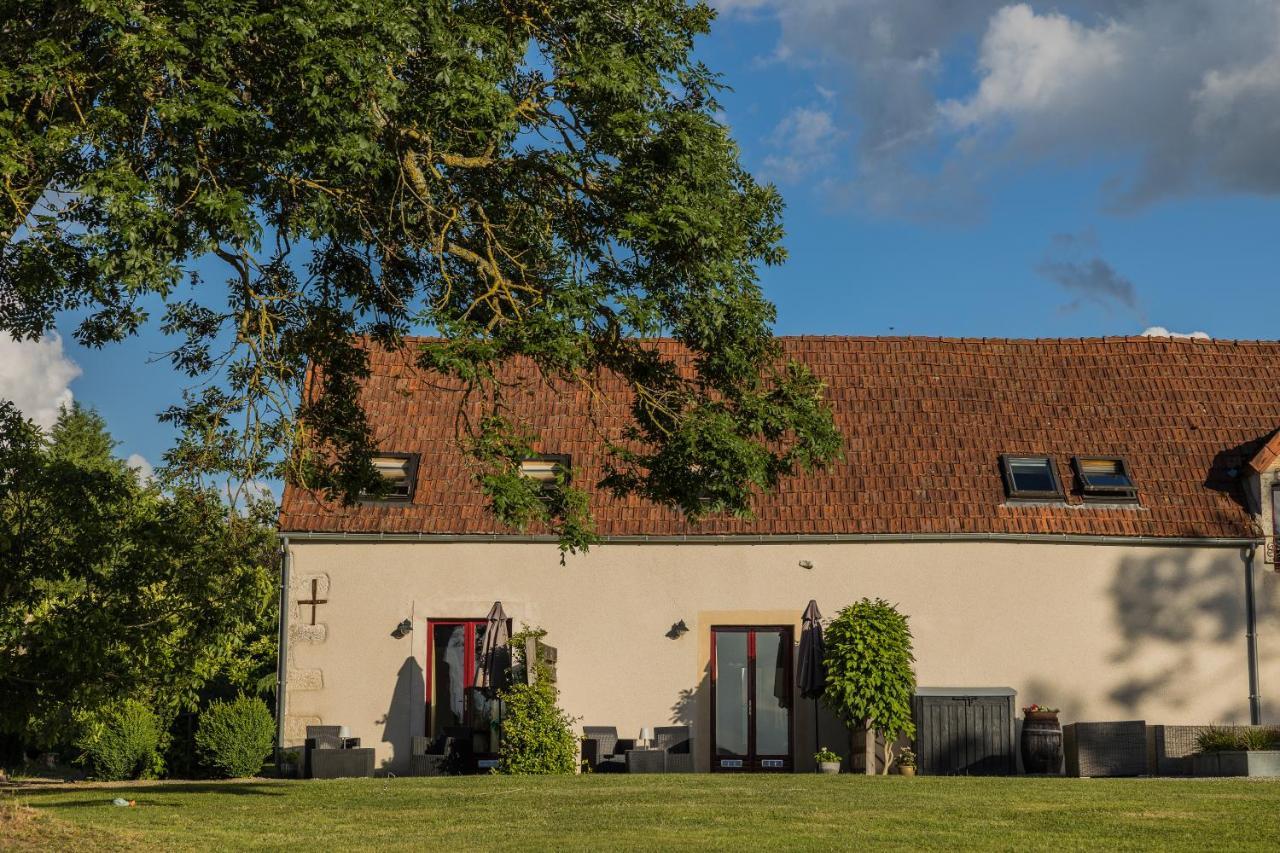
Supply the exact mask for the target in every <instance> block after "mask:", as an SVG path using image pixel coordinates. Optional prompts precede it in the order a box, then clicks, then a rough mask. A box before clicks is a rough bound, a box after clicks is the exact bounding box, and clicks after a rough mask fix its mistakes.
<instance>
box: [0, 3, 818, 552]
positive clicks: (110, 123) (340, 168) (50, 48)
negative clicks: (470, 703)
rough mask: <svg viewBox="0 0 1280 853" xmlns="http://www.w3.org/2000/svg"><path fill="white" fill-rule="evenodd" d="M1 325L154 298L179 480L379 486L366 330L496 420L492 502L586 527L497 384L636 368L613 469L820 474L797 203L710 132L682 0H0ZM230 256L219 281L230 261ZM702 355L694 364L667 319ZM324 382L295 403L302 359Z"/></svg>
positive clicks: (697, 487)
mask: <svg viewBox="0 0 1280 853" xmlns="http://www.w3.org/2000/svg"><path fill="white" fill-rule="evenodd" d="M0 10H3V11H2V12H0V179H2V184H3V186H0V237H3V238H4V240H3V241H0V242H3V243H4V246H3V257H2V258H0V311H3V318H2V321H0V326H3V328H4V329H6V330H8V331H9V332H10V333H12V334H14V335H17V336H27V337H34V336H39V335H43V334H46V333H48V332H49V331H50V329H52V328H53V324H54V321H55V318H56V317H57V316H58V313H59V312H60V311H63V310H66V309H77V310H79V311H80V312H82V314H83V320H82V322H80V324H79V326H78V327H77V328H76V329H75V335H76V336H77V337H78V338H79V339H80V340H81V341H83V342H84V343H87V344H95V345H97V344H103V343H105V342H108V341H111V340H116V339H119V338H121V337H124V336H127V335H130V334H133V333H135V332H136V331H137V329H138V328H139V326H140V325H141V324H142V323H144V322H145V321H146V320H147V319H148V316H147V315H148V309H149V306H153V305H155V304H158V303H159V302H161V301H162V302H163V304H164V308H163V313H164V316H163V320H162V325H163V327H164V329H165V330H166V331H167V332H169V333H171V334H172V335H174V336H175V342H174V348H173V353H172V357H173V362H174V364H175V365H177V366H178V367H179V368H181V369H182V370H185V371H188V372H189V373H190V374H191V376H192V377H193V378H194V379H196V380H199V381H198V382H196V383H194V385H195V386H196V390H194V391H193V392H192V393H190V394H188V395H187V396H186V398H185V400H184V401H183V402H182V404H181V405H176V406H175V407H174V408H173V409H171V410H170V411H169V412H168V413H167V417H169V418H170V419H171V420H173V421H174V422H175V423H177V424H178V425H180V426H181V427H182V428H183V429H184V431H185V438H184V440H183V441H182V442H181V444H180V445H179V447H178V448H177V449H176V450H175V451H174V453H173V454H172V455H171V457H170V459H169V461H170V463H172V464H173V465H174V466H175V467H176V468H177V469H183V470H190V471H202V470H203V471H207V470H210V469H218V468H231V469H233V473H235V474H236V475H238V476H240V477H244V478H250V477H254V476H262V475H264V474H265V475H273V474H275V475H283V476H286V477H288V478H290V479H292V480H294V481H295V482H301V483H304V484H305V485H308V486H310V487H314V488H319V489H322V490H324V491H325V492H326V493H327V494H329V495H330V496H332V497H336V498H341V499H345V500H352V499H354V498H355V497H356V496H358V494H359V493H360V492H361V490H366V489H371V488H377V478H376V472H375V470H374V468H373V467H372V465H371V464H370V461H369V457H370V453H371V450H372V448H373V436H372V434H371V425H370V423H369V421H368V419H367V418H366V416H365V413H364V412H363V411H362V409H361V407H360V405H359V402H358V399H357V391H358V387H359V382H360V380H361V379H362V378H363V377H365V376H366V375H367V371H368V361H367V347H368V346H370V345H376V346H382V347H390V348H396V347H399V346H402V345H403V338H404V336H405V335H406V334H407V333H408V332H410V331H412V330H414V329H426V330H429V331H430V332H431V333H432V334H434V335H435V336H437V342H436V343H433V344H431V345H428V346H425V347H424V348H423V350H422V352H421V354H420V356H419V360H420V363H421V364H422V365H423V366H424V367H425V368H429V369H432V370H434V371H438V372H439V373H440V374H443V375H444V377H446V379H447V381H450V382H451V383H452V384H453V385H454V387H462V388H465V389H466V391H467V399H468V400H470V401H471V402H472V403H473V404H475V403H478V404H479V406H480V410H481V415H480V416H479V417H475V418H469V419H465V420H464V421H460V422H461V423H464V426H463V427H460V432H461V435H460V436H459V438H460V440H461V441H463V442H464V443H465V445H466V446H467V448H468V450H469V451H470V453H471V456H472V458H473V460H474V461H475V463H476V476H477V478H478V479H479V480H480V481H481V482H482V483H483V485H484V488H485V489H486V491H487V492H488V493H489V495H490V496H491V498H492V501H491V503H492V505H493V507H494V509H495V511H497V513H498V515H499V516H500V517H501V518H502V519H503V520H504V521H507V522H510V523H513V524H517V525H521V526H523V525H525V524H527V523H529V522H531V521H534V520H539V519H541V520H543V521H546V522H549V523H550V524H552V525H553V526H554V527H555V529H557V530H558V531H559V533H560V535H561V537H562V541H563V543H564V544H565V545H566V546H567V547H576V546H578V545H583V544H586V543H587V542H589V541H590V538H591V535H590V521H589V518H588V516H587V511H586V502H585V500H584V499H583V496H582V495H581V494H580V493H575V492H572V491H570V492H568V493H567V494H566V499H564V500H561V501H546V500H540V499H538V493H537V487H536V485H535V484H532V483H529V482H524V481H521V480H520V479H519V477H518V476H517V473H516V472H517V470H518V464H517V463H518V461H519V459H520V458H521V457H523V456H525V455H526V454H527V453H528V452H529V449H530V430H531V429H532V428H534V427H536V425H530V424H522V423H519V422H518V421H517V420H516V419H515V418H514V417H513V416H512V415H511V413H510V412H509V411H508V410H507V409H506V407H505V406H504V404H503V385H502V383H501V382H500V381H497V378H496V375H497V373H498V372H499V371H500V370H501V368H502V366H503V365H504V364H506V363H509V362H511V361H512V360H515V359H526V360H529V361H531V362H532V363H533V364H534V365H535V366H536V367H537V368H538V369H539V370H540V371H541V373H542V375H543V376H544V378H546V379H549V380H552V382H550V383H549V384H550V385H552V386H555V385H557V384H559V387H564V386H565V385H566V384H568V385H577V384H580V383H586V384H587V385H590V386H593V387H595V386H596V385H597V382H598V378H599V377H600V375H601V374H602V373H605V372H611V373H614V374H617V375H620V376H622V377H624V378H625V379H626V380H627V383H626V384H627V387H628V388H629V389H630V394H631V397H632V409H631V411H632V414H633V418H632V422H631V423H630V424H629V425H628V427H627V429H626V430H624V431H623V432H622V433H620V434H618V435H616V436H613V439H614V441H613V442H612V444H613V448H612V449H613V452H612V456H611V470H610V475H609V476H608V477H607V479H606V483H607V485H608V486H610V487H611V488H613V489H614V490H615V491H616V492H618V493H636V494H640V495H643V496H646V497H648V498H649V499H652V500H655V501H658V502H661V503H664V504H668V505H671V506H675V507H678V508H680V509H682V510H683V511H685V512H686V513H688V514H689V515H691V516H695V517H696V516H698V515H701V514H703V513H707V512H726V511H727V512H733V513H739V514H746V513H749V511H750V504H751V499H752V496H753V495H754V494H755V493H756V492H758V491H759V490H760V489H763V488H769V487H771V486H773V485H774V484H775V483H776V482H777V480H778V479H779V478H780V477H782V476H785V475H788V474H790V473H793V472H795V471H796V470H799V469H807V468H809V467H810V466H814V465H821V464H825V463H826V462H828V461H830V460H831V459H832V458H834V457H835V456H836V455H837V454H838V452H839V444H840V442H839V437H838V435H837V433H836V431H835V429H834V427H833V425H832V421H831V418H830V414H829V412H828V410H827V408H826V406H825V404H824V402H823V389H822V386H821V383H820V382H819V381H817V380H816V379H815V378H814V377H813V375H812V374H811V373H810V372H809V371H808V370H807V369H806V368H805V367H804V366H803V365H800V364H796V363H792V362H789V361H788V359H786V358H785V357H784V355H783V353H782V352H781V350H780V348H779V346H778V344H777V342H776V341H775V339H774V338H773V336H772V332H771V325H772V322H773V320H774V308H773V306H772V305H771V304H770V303H769V302H768V301H767V300H766V299H765V298H764V297H763V295H762V293H761V290H760V287H759V284H758V278H757V274H758V267H759V266H760V265H761V264H775V263H779V262H780V261H782V259H783V257H784V252H783V249H782V248H781V245H780V241H781V237H782V228H781V224H780V213H781V209H782V204H781V201H780V199H779V196H778V194H777V192H776V191H775V190H774V189H773V188H772V187H771V186H763V185H760V184H758V183H757V182H756V181H755V180H753V178H752V177H751V175H750V174H748V173H747V172H746V171H745V170H744V169H743V168H742V166H741V165H740V163H739V157H738V150H737V148H736V146H735V144H734V142H733V141H732V139H731V138H730V136H729V134H728V132H727V130H726V128H725V126H724V125H723V124H722V123H720V122H719V121H717V119H716V112H717V109H718V106H717V103H716V94H717V91H718V90H719V88H720V82H719V79H718V78H717V76H716V75H715V74H714V73H713V72H711V71H710V70H708V69H707V68H706V67H704V66H703V65H702V64H701V63H699V62H698V61H696V60H695V59H694V57H693V44H694V40H695V38H696V37H697V36H699V35H701V34H704V33H706V32H707V31H708V28H709V26H710V23H711V21H712V18H713V12H712V11H711V10H710V9H709V8H708V7H707V6H706V5H705V4H703V3H693V4H690V3H688V2H686V0H626V2H607V0H44V2H35V0H0ZM209 258H216V259H218V261H219V267H218V269H219V270H220V272H218V273H216V276H217V277H218V278H224V279H225V281H213V282H210V281H207V280H202V278H203V279H208V278H211V277H214V274H213V273H210V272H208V269H209V267H208V265H207V263H206V265H205V266H204V267H202V268H203V269H204V270H205V274H204V276H203V277H202V276H200V275H198V274H197V272H198V271H197V265H198V262H200V261H202V259H204V260H206V261H207V259H209ZM659 335H670V336H673V337H675V338H676V339H677V340H679V341H680V342H682V343H683V344H684V345H686V346H687V348H688V350H689V352H690V354H691V356H692V370H678V369H677V366H676V364H675V363H674V362H673V361H672V360H671V359H670V358H667V357H662V356H660V355H659V354H658V353H657V352H656V351H655V349H654V348H652V347H649V346H646V345H645V343H644V342H645V341H646V340H647V339H652V338H654V337H656V336H659ZM308 364H310V365H312V366H313V367H314V368H315V371H314V377H315V383H314V387H312V388H309V389H308V393H307V394H303V393H302V392H301V388H302V384H303V381H304V374H305V370H306V367H307V365H308Z"/></svg>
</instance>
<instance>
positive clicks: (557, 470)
mask: <svg viewBox="0 0 1280 853" xmlns="http://www.w3.org/2000/svg"><path fill="white" fill-rule="evenodd" d="M520 474H521V475H522V476H525V477H528V478H529V479H531V480H537V481H538V482H539V483H541V484H542V487H543V488H544V489H549V488H552V487H554V486H555V485H556V483H557V482H559V481H560V480H561V479H564V480H568V478H569V456H568V454H562V453H546V454H542V455H540V456H531V457H529V458H528V459H525V460H522V461H521V462H520Z"/></svg>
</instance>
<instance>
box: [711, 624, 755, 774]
mask: <svg viewBox="0 0 1280 853" xmlns="http://www.w3.org/2000/svg"><path fill="white" fill-rule="evenodd" d="M747 637H748V635H747V634H746V632H743V631H717V632H716V673H715V689H716V754H717V755H726V756H735V757H745V756H746V755H747V697H748V694H747V689H748V686H749V685H748V683H747V677H748V673H749V672H750V668H749V660H748V655H747Z"/></svg>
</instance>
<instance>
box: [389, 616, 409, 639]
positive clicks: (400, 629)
mask: <svg viewBox="0 0 1280 853" xmlns="http://www.w3.org/2000/svg"><path fill="white" fill-rule="evenodd" d="M412 630H413V623H412V622H411V621H409V620H408V619H405V620H404V621H403V622H401V623H400V624H399V625H397V626H396V629H395V630H394V631H392V632H391V636H393V637H395V638H396V639H397V640H398V639H400V638H401V637H403V636H404V635H405V634H408V633H409V632H410V631H412Z"/></svg>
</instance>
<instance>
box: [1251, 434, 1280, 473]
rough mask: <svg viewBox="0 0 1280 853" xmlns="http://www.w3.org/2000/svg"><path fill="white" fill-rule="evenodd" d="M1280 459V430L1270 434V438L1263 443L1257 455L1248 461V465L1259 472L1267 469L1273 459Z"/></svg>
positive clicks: (1273, 462)
mask: <svg viewBox="0 0 1280 853" xmlns="http://www.w3.org/2000/svg"><path fill="white" fill-rule="evenodd" d="M1277 459H1280V432H1277V433H1276V434H1275V435H1273V436H1271V440H1270V441H1268V442H1267V443H1266V444H1265V445H1263V447H1262V449H1261V450H1259V451H1258V455H1257V456H1255V457H1253V459H1252V460H1250V462H1249V467H1250V468H1252V469H1253V470H1254V471H1257V472H1258V473H1259V474H1261V473H1263V472H1264V471H1269V470H1270V469H1271V466H1272V465H1274V464H1275V461H1276V460H1277Z"/></svg>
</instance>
